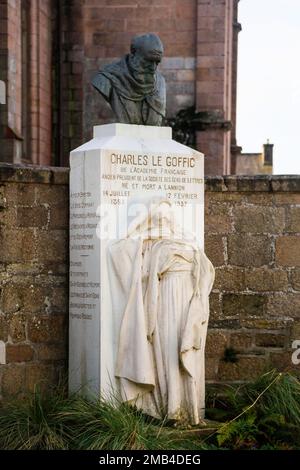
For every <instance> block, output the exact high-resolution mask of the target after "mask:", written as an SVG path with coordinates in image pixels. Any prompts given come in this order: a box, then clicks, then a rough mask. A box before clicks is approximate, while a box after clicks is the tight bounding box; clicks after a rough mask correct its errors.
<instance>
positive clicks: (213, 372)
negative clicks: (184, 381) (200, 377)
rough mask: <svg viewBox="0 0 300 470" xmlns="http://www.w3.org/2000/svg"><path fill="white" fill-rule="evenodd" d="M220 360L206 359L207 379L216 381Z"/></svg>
mask: <svg viewBox="0 0 300 470" xmlns="http://www.w3.org/2000/svg"><path fill="white" fill-rule="evenodd" d="M218 366H219V359H218V358H216V357H205V378H206V380H210V381H214V380H217V377H218Z"/></svg>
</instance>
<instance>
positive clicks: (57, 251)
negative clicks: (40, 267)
mask: <svg viewBox="0 0 300 470" xmlns="http://www.w3.org/2000/svg"><path fill="white" fill-rule="evenodd" d="M36 257H37V259H38V260H43V262H44V263H47V262H58V261H59V262H62V261H66V260H67V258H68V240H67V231H66V230H51V231H48V232H42V231H39V232H38V234H37V244H36Z"/></svg>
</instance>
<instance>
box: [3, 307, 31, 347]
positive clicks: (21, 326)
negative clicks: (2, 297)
mask: <svg viewBox="0 0 300 470" xmlns="http://www.w3.org/2000/svg"><path fill="white" fill-rule="evenodd" d="M5 318H6V319H7V324H8V328H9V329H8V332H9V336H10V338H11V340H12V341H13V342H14V343H18V342H21V341H25V340H26V316H25V315H24V314H23V313H19V312H16V313H13V314H11V315H5Z"/></svg>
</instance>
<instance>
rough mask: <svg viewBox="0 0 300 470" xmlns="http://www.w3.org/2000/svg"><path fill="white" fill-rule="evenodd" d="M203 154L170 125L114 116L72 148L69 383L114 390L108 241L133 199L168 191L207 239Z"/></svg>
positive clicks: (114, 320)
mask: <svg viewBox="0 0 300 470" xmlns="http://www.w3.org/2000/svg"><path fill="white" fill-rule="evenodd" d="M203 163H204V161H203V154H201V153H199V152H196V151H194V150H193V149H190V148H188V147H186V146H184V145H181V144H179V143H177V142H175V141H174V140H172V130H171V128H168V127H151V126H136V125H127V124H107V125H104V126H95V127H94V138H93V139H92V140H91V141H89V142H87V143H86V144H84V145H82V146H81V147H78V148H77V149H75V150H73V151H72V152H71V155H70V166H71V173H70V343H69V344H70V346H69V389H70V392H75V391H81V392H82V393H84V394H88V393H95V394H99V393H101V394H103V396H108V394H109V393H111V391H112V389H117V383H116V380H115V377H114V367H115V357H116V351H117V347H118V336H119V329H120V322H121V319H122V311H118V309H115V308H114V310H113V309H112V295H113V296H114V304H115V303H116V302H117V301H118V293H117V292H114V293H113V294H112V293H111V290H110V285H109V278H108V271H107V244H108V242H109V241H111V240H112V239H119V238H121V237H123V236H124V233H125V232H124V229H125V228H126V226H125V223H124V221H125V220H126V208H127V201H128V200H129V199H130V200H131V199H132V198H133V197H136V198H137V200H138V198H139V196H141V197H142V196H144V195H147V194H148V193H149V194H150V193H152V194H159V193H164V194H165V195H166V197H167V198H168V199H170V200H171V202H172V203H173V204H174V207H175V208H176V210H178V213H179V216H180V217H181V223H182V224H183V225H184V227H185V229H187V230H188V231H190V232H194V233H195V234H196V235H197V238H198V240H199V243H200V246H201V247H203V241H204V177H203V168H204V165H203Z"/></svg>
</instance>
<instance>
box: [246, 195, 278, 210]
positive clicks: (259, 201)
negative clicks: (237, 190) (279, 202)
mask: <svg viewBox="0 0 300 470" xmlns="http://www.w3.org/2000/svg"><path fill="white" fill-rule="evenodd" d="M243 200H244V201H245V203H246V204H254V205H261V206H266V207H267V208H269V207H270V206H272V205H273V201H274V196H273V194H270V193H269V194H266V193H264V192H262V193H258V192H257V193H253V192H251V193H250V192H249V193H244V198H243Z"/></svg>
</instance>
